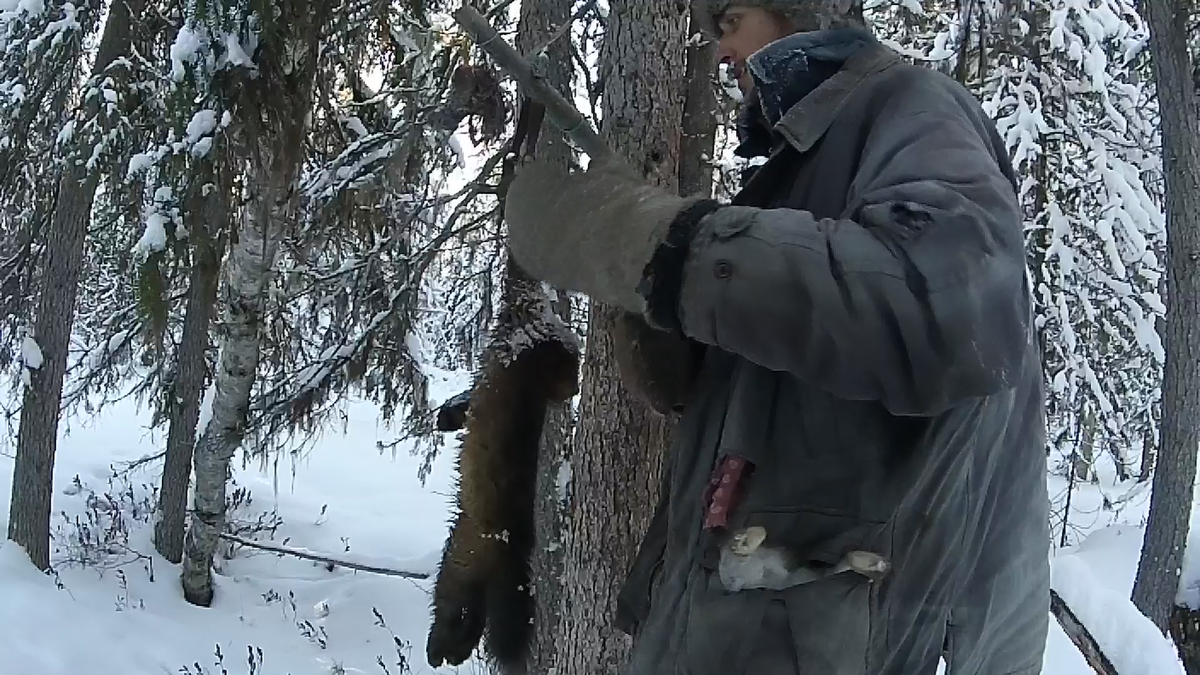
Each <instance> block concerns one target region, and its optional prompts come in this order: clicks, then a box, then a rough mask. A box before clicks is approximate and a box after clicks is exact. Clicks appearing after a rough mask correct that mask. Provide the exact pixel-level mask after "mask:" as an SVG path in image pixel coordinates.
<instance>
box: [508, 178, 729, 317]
mask: <svg viewBox="0 0 1200 675" xmlns="http://www.w3.org/2000/svg"><path fill="white" fill-rule="evenodd" d="M716 206H717V205H716V202H712V201H711V200H704V199H700V198H696V197H693V198H681V197H679V196H677V195H675V194H672V193H670V192H668V191H667V190H664V189H662V188H659V187H656V186H654V185H651V184H650V183H648V182H646V181H645V180H643V179H642V178H639V177H638V176H636V175H634V174H633V173H632V172H631V171H630V170H629V169H628V168H626V167H624V166H622V165H619V164H616V163H612V162H604V163H599V162H595V163H593V165H592V166H591V167H590V168H589V169H588V170H587V171H580V172H576V173H567V172H565V171H563V170H562V169H561V168H558V167H555V166H553V165H549V164H544V163H540V162H534V163H532V164H529V165H527V166H525V167H523V168H522V169H521V171H520V172H519V173H518V174H517V176H516V178H514V179H513V182H512V184H511V185H510V186H509V189H508V195H507V196H506V198H505V209H504V216H505V220H506V221H507V223H508V237H509V239H508V245H509V252H510V254H511V255H512V257H513V259H514V260H515V261H516V262H517V264H518V265H520V266H521V268H522V269H524V270H525V271H526V272H527V273H528V274H529V275H530V276H532V277H534V278H536V279H538V280H540V281H545V282H548V283H549V284H551V285H552V286H555V287H557V288H560V289H563V290H567V291H575V292H578V293H583V294H585V295H587V296H589V297H590V298H591V299H593V300H596V301H598V302H601V303H604V304H606V305H610V306H613V307H618V308H621V309H625V310H627V311H630V312H635V313H637V314H640V315H643V316H648V315H649V305H648V301H647V298H648V297H650V296H651V294H652V293H657V289H656V288H655V287H656V286H659V285H665V286H666V287H674V288H675V289H676V290H675V292H674V293H673V294H672V293H668V294H667V295H668V296H674V297H677V296H678V290H677V289H678V286H679V284H680V283H681V282H680V280H679V277H680V276H681V275H682V273H683V261H684V258H685V257H686V248H687V245H688V244H689V243H690V239H691V230H692V229H694V224H695V222H697V221H699V219H700V217H702V215H703V214H704V213H707V212H709V211H711V210H712V209H714V208H716ZM673 225H678V227H673ZM668 233H670V235H671V236H670V241H669V242H668ZM664 244H666V246H664ZM668 249H669V250H668ZM660 259H665V260H666V262H665V263H663V264H662V265H659V260H660ZM652 261H653V263H654V264H653V265H652ZM669 311H670V312H671V313H674V311H675V310H674V307H671V308H670V310H669ZM656 323H657V322H656Z"/></svg>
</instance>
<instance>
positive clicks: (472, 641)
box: [425, 591, 487, 668]
mask: <svg viewBox="0 0 1200 675" xmlns="http://www.w3.org/2000/svg"><path fill="white" fill-rule="evenodd" d="M486 620H487V614H486V608H485V606H484V594H483V593H482V592H477V591H472V592H469V593H467V594H466V596H465V597H462V598H445V597H441V598H437V599H436V600H435V601H434V609H433V623H432V625H430V627H429V638H428V640H427V642H426V645H425V655H426V657H427V658H428V660H429V665H430V666H432V667H434V668H438V667H440V666H442V665H443V664H448V665H451V666H458V665H462V664H463V663H464V662H466V660H467V659H469V658H471V653H472V652H474V651H475V647H477V646H478V645H479V641H480V639H482V637H483V628H484V624H485V623H486Z"/></svg>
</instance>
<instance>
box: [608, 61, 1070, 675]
mask: <svg viewBox="0 0 1200 675" xmlns="http://www.w3.org/2000/svg"><path fill="white" fill-rule="evenodd" d="M837 65H838V66H840V68H838V69H837V72H836V73H835V74H833V75H832V76H831V77H828V78H827V79H824V80H823V81H822V82H821V83H820V84H819V86H816V88H815V89H814V90H812V91H811V92H809V93H807V94H806V95H804V96H803V97H802V98H801V99H800V100H799V101H798V102H796V103H794V104H793V105H790V106H788V107H787V108H786V109H783V110H781V111H780V114H781V115H782V117H781V118H779V119H778V121H777V123H775V124H773V125H772V127H771V133H770V134H769V135H768V138H769V139H770V141H771V143H772V146H771V147H770V158H769V160H768V161H767V162H766V164H764V165H763V166H762V167H761V168H760V169H759V170H758V171H757V173H756V174H755V175H754V176H753V178H752V179H750V181H749V182H748V183H747V184H746V185H745V187H744V189H743V190H742V191H741V192H740V193H739V194H738V195H737V197H736V199H735V200H734V203H733V204H732V205H720V206H714V209H715V210H712V211H711V212H708V213H707V215H704V217H703V218H702V219H699V220H698V222H697V223H691V224H690V225H691V226H694V227H692V230H694V234H692V236H691V237H690V240H689V243H688V245H687V251H686V260H685V261H683V262H682V263H681V264H682V266H683V267H682V270H683V274H682V277H681V278H680V279H679V280H678V283H677V288H675V289H674V293H673V294H672V296H671V299H670V303H669V304H670V307H669V311H670V312H671V313H674V315H675V319H676V321H677V324H676V325H677V326H678V333H679V335H671V334H669V333H659V332H656V331H653V330H651V329H649V328H647V327H646V326H645V325H644V324H639V323H638V322H637V321H636V320H632V321H630V322H629V323H627V324H626V325H625V328H626V329H627V330H631V331H634V333H635V337H636V339H637V340H640V341H642V343H643V344H641V345H640V349H639V350H636V353H641V354H644V355H654V357H655V358H654V359H653V360H652V361H647V362H644V363H642V364H640V365H638V364H634V365H630V364H629V363H625V364H623V365H624V366H625V371H629V370H631V369H633V370H637V369H638V368H641V369H642V370H641V375H642V379H643V380H645V381H648V382H649V384H650V385H654V384H659V385H664V386H662V387H660V388H659V391H660V392H665V393H663V394H661V395H662V396H666V397H670V398H671V400H669V401H667V404H669V405H673V406H675V407H676V408H677V409H679V410H681V411H682V412H681V414H682V417H681V421H680V425H679V428H678V432H677V433H676V435H675V441H674V446H673V448H672V451H671V454H670V457H669V460H668V462H669V464H668V467H667V469H668V470H667V472H666V473H667V478H666V484H665V485H664V492H663V500H662V503H661V505H660V508H659V510H658V512H657V514H656V516H655V518H654V520H653V522H652V524H651V526H650V529H649V532H648V533H647V535H646V538H645V540H644V541H643V543H642V546H641V548H640V550H639V553H638V556H637V559H636V560H635V563H634V567H633V569H632V571H631V573H630V575H629V578H628V581H627V583H626V585H625V587H624V589H623V591H622V593H621V597H620V602H619V607H618V620H619V622H620V624H621V626H622V627H623V629H625V630H626V631H627V632H629V633H631V634H632V635H633V636H634V647H633V652H632V657H631V660H630V662H629V664H628V665H627V667H626V668H625V669H624V670H623V671H622V672H623V673H624V674H625V675H742V674H745V675H868V674H869V675H933V673H934V672H935V670H936V667H937V660H938V658H939V656H940V655H941V654H942V651H943V648H944V647H945V649H946V653H947V658H948V661H949V670H948V674H949V675H1037V674H1038V673H1039V672H1040V670H1041V663H1042V652H1043V648H1044V645H1045V639H1046V631H1047V628H1048V626H1047V618H1048V608H1049V562H1048V556H1049V542H1050V539H1049V532H1048V497H1047V491H1046V484H1045V471H1046V455H1045V450H1044V404H1043V392H1042V375H1041V366H1040V363H1039V359H1038V356H1039V350H1038V349H1037V347H1036V346H1035V341H1034V329H1033V325H1032V320H1031V303H1030V298H1029V288H1028V286H1027V277H1026V269H1025V258H1024V247H1023V236H1022V216H1021V211H1020V209H1019V206H1018V202H1017V198H1016V194H1015V180H1014V176H1013V171H1012V169H1011V166H1010V164H1009V162H1008V159H1007V156H1006V154H1005V150H1004V146H1003V143H1002V142H1001V140H1000V139H999V138H998V136H997V134H996V132H995V129H994V127H993V125H992V123H991V122H990V120H988V118H987V117H986V116H985V114H984V113H983V112H982V111H981V109H980V107H979V105H978V104H977V103H976V102H975V100H974V99H973V98H972V97H971V96H970V94H969V93H968V92H967V91H965V90H964V89H963V88H962V87H960V86H959V85H958V84H957V83H955V82H954V81H952V80H951V79H949V78H947V77H945V76H943V75H941V74H939V73H936V72H934V71H931V70H928V69H925V68H922V67H918V66H912V65H908V64H906V63H904V62H902V61H901V59H899V57H898V56H897V55H896V54H894V53H893V52H892V51H890V50H888V49H886V48H885V47H883V46H881V45H879V44H878V43H876V42H874V41H869V42H868V43H867V44H866V46H864V47H862V48H861V49H859V50H858V51H856V52H854V54H853V56H850V57H849V58H848V60H846V61H845V63H844V64H837ZM702 213H703V212H702ZM652 301H653V299H652ZM658 301H659V302H660V303H661V302H662V299H661V298H659V299H658ZM663 309H664V308H663V307H661V306H660V307H659V310H660V311H662V310H663ZM656 323H657V322H656ZM680 335H681V336H682V338H680ZM680 349H682V350H684V351H685V352H687V355H686V358H684V359H683V360H682V361H681V362H684V363H689V364H690V363H698V366H696V368H694V369H691V370H689V369H687V368H672V367H667V366H664V365H663V364H664V363H666V362H667V361H668V359H663V358H661V357H662V355H663V354H665V353H668V352H670V351H672V350H680ZM696 349H698V350H700V352H702V354H701V355H700V356H699V357H698V358H696V359H695V360H694V361H693V360H691V359H693V356H694V352H693V351H692V350H696ZM656 368H657V371H656V370H655V369H656ZM685 371H686V372H687V373H688V374H689V375H688V376H689V377H690V378H691V379H689V380H688V381H687V382H686V383H685V384H680V383H679V382H678V381H677V379H678V377H679V373H680V372H685ZM633 377H634V378H635V379H637V377H636V375H634V376H633ZM643 384H646V382H643ZM660 402H661V401H660ZM730 488H732V490H731V489H730Z"/></svg>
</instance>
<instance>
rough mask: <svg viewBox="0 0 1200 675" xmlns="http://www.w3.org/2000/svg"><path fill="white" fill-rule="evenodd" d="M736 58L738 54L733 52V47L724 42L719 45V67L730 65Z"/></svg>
mask: <svg viewBox="0 0 1200 675" xmlns="http://www.w3.org/2000/svg"><path fill="white" fill-rule="evenodd" d="M734 56H736V54H735V53H734V51H733V47H731V46H729V45H728V44H725V42H724V41H721V42H718V43H717V64H718V65H729V64H730V63H732V62H733V59H734Z"/></svg>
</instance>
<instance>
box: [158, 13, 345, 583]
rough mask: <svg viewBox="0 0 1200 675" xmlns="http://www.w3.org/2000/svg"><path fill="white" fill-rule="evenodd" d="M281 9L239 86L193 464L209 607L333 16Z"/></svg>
mask: <svg viewBox="0 0 1200 675" xmlns="http://www.w3.org/2000/svg"><path fill="white" fill-rule="evenodd" d="M280 9H281V10H282V12H281V14H280V15H279V16H277V17H276V18H275V19H274V21H275V22H276V23H275V24H274V25H273V26H272V28H273V29H274V30H277V31H279V32H280V33H283V34H284V35H276V36H273V37H274V39H273V40H271V42H269V43H267V44H266V45H264V46H263V48H262V52H261V56H260V57H259V59H258V68H259V74H258V77H257V78H256V79H254V80H249V81H246V82H242V83H240V85H239V86H238V89H239V91H238V95H239V97H240V104H241V109H242V114H241V115H239V118H238V119H237V120H236V124H237V125H238V131H237V133H238V134H240V136H241V139H240V143H239V144H240V145H241V146H243V147H244V148H245V150H244V152H246V153H247V155H248V157H247V160H248V162H247V165H248V170H247V176H246V182H245V184H246V189H247V191H248V193H249V194H248V195H247V200H246V203H245V205H244V206H243V207H242V212H241V215H240V223H239V227H238V232H237V239H236V241H235V242H234V243H233V244H232V246H231V249H230V254H229V261H228V265H227V268H226V279H225V288H224V290H223V293H222V298H221V310H222V314H223V316H222V333H221V338H220V345H221V351H220V358H219V362H218V364H217V372H216V375H215V380H216V395H215V396H214V398H213V405H212V418H211V419H210V420H209V422H208V424H207V426H206V427H205V428H204V429H202V430H201V431H200V440H199V442H198V443H197V444H196V448H195V455H194V457H193V465H194V470H195V475H196V488H195V493H194V494H195V497H194V505H193V511H192V516H191V519H190V523H189V526H188V532H187V536H186V538H185V541H184V558H183V566H182V574H181V577H182V578H181V581H182V584H183V591H184V597H185V598H186V599H187V601H188V602H190V603H192V604H194V605H200V606H204V607H207V606H209V605H210V604H211V603H212V599H213V589H212V561H213V555H214V553H215V551H216V548H217V543H218V540H219V538H220V534H221V531H222V529H223V528H224V526H225V481H226V478H227V476H228V472H229V463H230V460H231V459H233V455H234V453H235V452H236V451H237V449H238V447H239V446H240V445H241V443H242V439H243V436H244V434H245V423H246V418H247V414H248V410H249V405H250V394H251V391H252V389H253V386H254V380H255V375H256V371H257V369H258V361H259V352H260V346H261V345H260V339H261V336H260V334H259V324H260V321H261V318H262V315H263V308H264V307H263V306H264V303H265V301H266V297H265V288H266V285H267V282H268V279H269V270H270V267H271V264H272V262H273V261H274V259H275V252H276V250H277V249H278V246H279V241H280V239H281V238H282V236H283V234H284V233H285V231H286V228H287V227H288V226H289V225H290V224H291V223H292V222H293V220H294V219H295V218H296V215H297V213H296V211H297V207H298V196H299V190H298V189H297V182H298V179H299V176H300V169H301V162H302V160H303V152H304V135H305V132H306V129H305V120H306V118H307V117H308V115H309V110H310V108H311V105H312V94H313V85H314V78H315V72H316V59H317V47H318V41H319V35H320V28H321V26H322V23H323V20H324V17H326V16H327V14H328V9H325V8H324V5H323V4H322V3H316V2H313V3H310V2H306V1H305V0H296V1H293V2H284V3H282V6H281V7H280ZM285 45H286V50H285ZM285 52H286V53H285Z"/></svg>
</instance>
